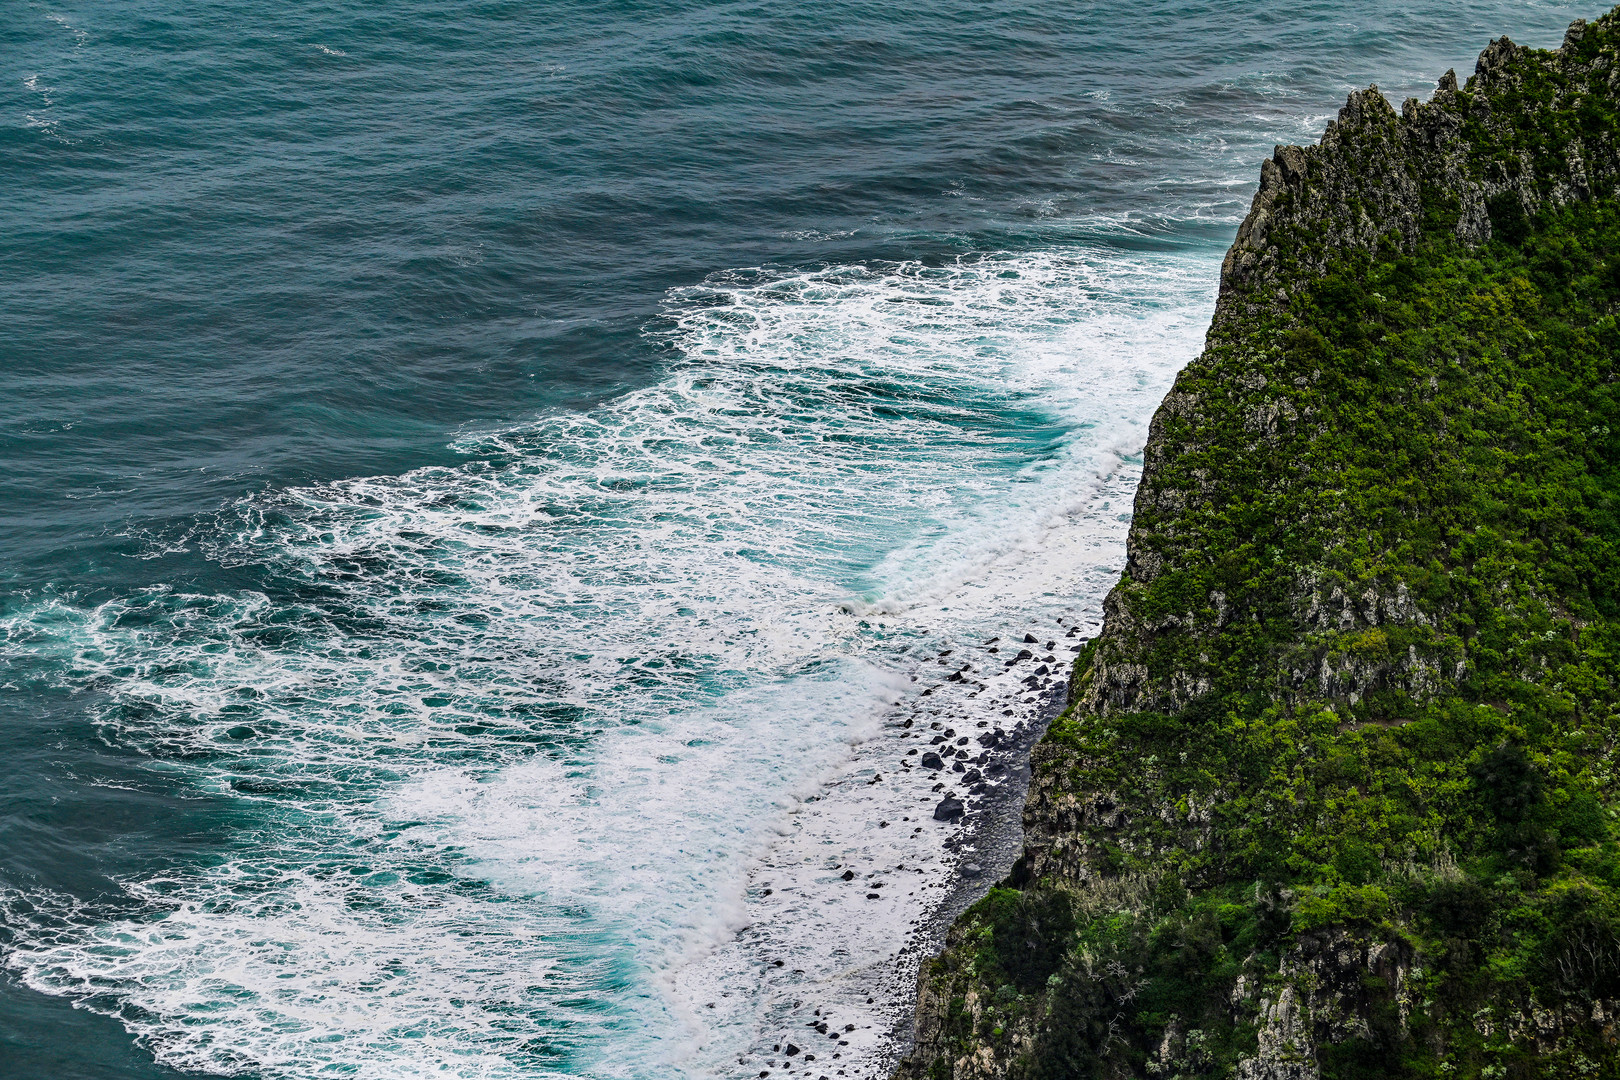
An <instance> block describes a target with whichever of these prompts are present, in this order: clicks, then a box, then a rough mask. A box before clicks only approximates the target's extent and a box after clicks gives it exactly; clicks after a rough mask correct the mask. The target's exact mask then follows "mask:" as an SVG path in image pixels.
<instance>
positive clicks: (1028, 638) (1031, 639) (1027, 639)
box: [1024, 634, 1037, 645]
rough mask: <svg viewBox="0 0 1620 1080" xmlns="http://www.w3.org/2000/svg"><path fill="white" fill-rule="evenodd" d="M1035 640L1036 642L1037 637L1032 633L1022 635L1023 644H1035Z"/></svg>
mask: <svg viewBox="0 0 1620 1080" xmlns="http://www.w3.org/2000/svg"><path fill="white" fill-rule="evenodd" d="M1036 642H1037V638H1036V637H1035V635H1034V634H1025V635H1024V644H1025V645H1034V644H1036Z"/></svg>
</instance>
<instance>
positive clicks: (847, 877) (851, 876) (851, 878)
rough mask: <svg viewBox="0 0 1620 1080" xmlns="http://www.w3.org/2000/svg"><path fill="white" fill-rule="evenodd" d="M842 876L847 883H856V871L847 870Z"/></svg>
mask: <svg viewBox="0 0 1620 1080" xmlns="http://www.w3.org/2000/svg"><path fill="white" fill-rule="evenodd" d="M841 876H842V877H843V879H844V880H845V881H854V880H855V871H853V870H845V871H844V873H843V874H842V875H841Z"/></svg>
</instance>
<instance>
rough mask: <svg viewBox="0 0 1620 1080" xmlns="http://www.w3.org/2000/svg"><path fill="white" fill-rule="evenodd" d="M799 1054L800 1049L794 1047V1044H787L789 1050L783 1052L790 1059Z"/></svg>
mask: <svg viewBox="0 0 1620 1080" xmlns="http://www.w3.org/2000/svg"><path fill="white" fill-rule="evenodd" d="M798 1052H799V1048H798V1047H797V1046H794V1045H793V1044H792V1043H788V1044H787V1049H786V1050H783V1051H782V1053H784V1054H786V1055H787V1056H788V1057H792V1056H793V1055H795V1054H797V1053H798Z"/></svg>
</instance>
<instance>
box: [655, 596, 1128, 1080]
mask: <svg viewBox="0 0 1620 1080" xmlns="http://www.w3.org/2000/svg"><path fill="white" fill-rule="evenodd" d="M1116 573H1117V571H1116ZM1100 601H1101V597H1100V596H1099V597H1097V598H1096V600H1095V601H1092V600H1091V598H1090V597H1089V596H1082V597H1076V598H1075V603H1074V607H1073V609H1071V610H1070V611H1069V612H1065V613H1063V614H1060V615H1059V614H1056V613H1055V612H1052V611H1050V610H1049V611H1048V612H1047V613H1046V615H1045V617H1042V618H1030V619H1027V620H1025V621H1024V623H1023V624H1022V626H1021V628H1020V629H1019V631H1018V632H1017V635H1016V639H1015V638H1014V635H1013V634H1012V632H1011V631H1007V632H1004V634H1003V635H1002V638H1001V640H1000V641H999V642H998V643H997V644H999V645H1000V646H1002V647H1005V646H1007V645H1009V644H1010V645H1011V646H1012V647H1011V649H1009V650H1007V651H1006V652H1004V653H992V652H990V650H991V649H995V648H997V644H991V643H989V642H984V641H983V640H982V639H980V640H977V641H973V642H972V643H957V644H954V645H948V646H946V647H944V648H943V650H937V651H944V652H946V653H949V654H951V655H950V659H951V660H952V661H953V664H952V665H948V667H951V668H953V669H954V668H955V664H954V662H955V661H958V660H960V659H961V658H962V657H964V656H966V657H968V658H969V659H968V664H969V665H970V666H972V667H973V668H974V669H975V670H974V671H973V673H972V677H971V678H969V677H964V678H962V679H960V680H957V679H955V678H953V676H954V675H956V674H958V673H959V671H960V669H955V670H951V671H949V672H947V669H946V668H938V667H935V668H933V669H932V670H930V663H931V660H922V661H921V662H920V663H918V664H917V665H916V667H915V668H914V669H913V672H911V673H905V672H902V673H900V675H899V677H900V678H907V677H908V676H909V677H912V678H914V679H915V682H914V683H913V684H912V689H911V691H910V692H907V693H904V694H902V695H899V696H898V697H897V699H896V700H895V701H894V702H893V703H892V704H890V705H889V706H888V707H887V708H886V709H885V710H883V713H882V716H881V718H880V719H879V720H878V721H877V724H876V728H875V731H874V732H873V733H872V734H871V735H870V736H869V737H867V738H865V739H864V740H862V741H860V742H859V743H857V744H854V745H853V746H852V757H851V759H850V760H849V761H847V762H846V763H845V765H844V766H843V767H841V768H839V769H837V770H835V771H834V773H833V774H832V775H829V776H826V777H824V778H822V779H821V781H820V782H819V783H818V784H817V785H816V788H815V791H816V793H815V794H811V795H808V796H806V797H804V798H803V799H802V801H801V802H800V803H799V805H798V806H796V807H793V808H791V809H790V810H789V811H788V819H789V821H790V822H791V824H790V825H789V826H788V828H789V830H790V831H789V832H788V833H787V834H786V835H784V836H782V838H781V839H780V840H778V841H777V842H775V843H774V844H772V845H771V846H770V848H769V850H768V851H767V852H766V853H765V854H764V856H763V857H762V858H761V859H760V860H759V861H758V862H757V863H756V865H755V866H754V868H753V869H752V870H751V872H750V873H749V885H748V888H747V901H746V906H747V909H748V911H747V914H748V920H747V923H746V925H744V926H742V927H741V928H740V929H739V930H738V931H737V932H736V933H735V935H734V936H733V937H732V938H731V940H729V941H727V942H724V943H720V944H717V946H716V947H715V949H714V951H713V952H712V953H711V954H710V955H708V956H706V957H704V958H702V959H700V960H697V961H695V962H693V963H691V964H689V965H687V966H685V967H684V968H683V969H681V970H680V971H679V972H677V973H675V974H674V976H673V978H672V979H671V989H672V991H673V992H674V995H675V997H676V998H677V1000H680V1001H683V1002H684V1004H685V1006H686V1007H685V1008H683V1009H681V1010H680V1011H681V1012H683V1013H684V1014H685V1015H686V1017H687V1020H688V1023H689V1025H690V1026H691V1028H692V1029H693V1032H694V1037H693V1039H692V1040H691V1042H690V1043H689V1044H688V1052H687V1053H686V1054H683V1055H682V1057H683V1058H684V1059H685V1061H684V1064H685V1065H686V1066H687V1067H691V1066H693V1065H700V1071H703V1072H707V1073H708V1074H710V1075H716V1076H736V1077H754V1078H767V1077H784V1078H786V1077H793V1078H795V1080H819V1078H820V1077H822V1076H826V1077H827V1078H828V1080H886V1078H887V1077H888V1076H889V1075H890V1074H891V1073H892V1071H893V1070H894V1068H895V1067H896V1066H897V1065H898V1063H899V1062H900V1061H901V1060H902V1059H903V1058H904V1057H905V1055H906V1054H907V1053H908V1052H909V1051H910V1049H911V1046H912V1040H913V1033H914V1028H915V1021H916V1016H917V1005H918V976H919V972H920V970H921V967H922V965H923V963H924V961H925V960H927V959H930V958H932V957H934V956H936V955H938V954H939V953H940V952H941V950H942V949H943V948H944V945H945V939H946V935H947V933H948V932H949V930H950V927H951V926H952V924H953V923H954V922H955V921H956V919H957V917H958V916H959V915H960V914H961V913H962V912H963V911H964V910H966V909H967V908H968V907H969V906H970V905H972V904H973V903H974V902H976V901H977V900H978V899H980V898H981V897H982V896H983V895H984V894H985V893H986V892H988V891H989V889H990V888H991V887H992V886H993V885H995V884H996V883H997V882H998V881H1001V880H1002V879H1004V878H1005V877H1006V875H1007V873H1008V872H1009V871H1010V870H1011V868H1012V865H1013V863H1014V862H1015V861H1016V860H1017V859H1018V857H1019V855H1020V854H1021V853H1022V851H1023V839H1024V837H1023V809H1024V800H1025V797H1026V795H1027V791H1028V785H1029V780H1030V772H1029V760H1030V754H1031V751H1032V750H1033V748H1034V746H1035V745H1036V744H1037V743H1038V742H1039V741H1040V739H1041V737H1042V736H1043V735H1044V733H1045V731H1046V728H1047V726H1048V725H1049V724H1050V722H1051V721H1052V719H1054V718H1055V717H1056V716H1057V715H1058V714H1059V713H1061V712H1062V710H1063V708H1064V707H1065V705H1066V703H1067V696H1068V691H1069V678H1068V672H1069V663H1068V658H1072V657H1073V655H1075V654H1074V652H1071V651H1069V650H1071V649H1074V648H1077V647H1078V643H1080V642H1084V641H1087V640H1089V639H1090V638H1091V637H1092V636H1094V635H1095V633H1096V629H1097V627H1098V625H1099V624H1100V620H1101V611H1100ZM1076 612H1078V614H1076ZM1054 615H1055V616H1056V618H1057V619H1059V620H1061V621H1060V622H1054V621H1053V616H1054ZM1031 629H1035V630H1038V631H1040V633H1041V637H1042V641H1040V642H1037V643H1034V644H1032V645H1030V646H1027V647H1026V645H1025V644H1024V643H1023V641H1022V640H1021V639H1022V638H1024V637H1025V636H1027V635H1029V632H1030V630H1031ZM992 640H994V639H992ZM1048 642H1049V643H1051V644H1052V645H1053V646H1054V648H1053V649H1052V651H1049V652H1048V651H1039V652H1037V651H1036V649H1037V648H1038V647H1041V646H1044V645H1045V644H1046V643H1048ZM936 644H937V642H936ZM1019 651H1029V652H1031V653H1033V654H1034V655H1031V656H1029V657H1027V658H1021V659H1017V660H1014V661H1013V663H1011V664H1009V663H1007V662H1006V660H1004V659H1003V657H1004V656H1005V657H1007V658H1008V659H1011V658H1012V657H1015V656H1017V653H1018V652H1019ZM1048 657H1052V658H1058V659H1057V662H1056V664H1055V665H1054V664H1051V663H1046V664H1045V667H1046V671H1047V673H1046V674H1045V675H1044V676H1034V675H1032V674H1030V672H1031V670H1032V669H1031V666H1030V663H1029V661H1034V664H1035V667H1036V668H1039V667H1041V666H1042V665H1043V661H1044V660H1045V659H1046V658H1048ZM931 659H932V658H931ZM992 663H993V667H992ZM939 676H944V678H940V677H939ZM1028 678H1036V679H1038V680H1039V682H1038V683H1037V684H1036V685H1035V686H1029V685H1026V684H1025V683H1024V682H1023V680H1024V679H1028ZM998 729H999V730H1000V731H1001V732H1003V733H1004V735H1003V736H1002V738H1001V739H1000V740H999V742H998V743H997V744H996V745H994V746H989V747H984V748H983V749H981V748H980V746H979V745H976V744H975V740H974V739H973V738H972V736H978V735H982V734H987V733H993V732H996V731H997V730H998ZM945 731H949V732H951V734H952V736H953V738H951V739H949V740H946V741H942V742H941V743H939V744H938V745H937V746H936V744H935V743H934V741H933V740H935V739H944V736H943V734H942V733H943V732H945ZM963 739H966V740H967V742H968V746H969V747H971V748H972V750H973V751H976V752H975V753H972V754H971V755H964V756H961V757H958V759H957V760H958V761H961V762H962V763H963V764H962V765H961V768H962V770H963V771H962V772H960V773H957V772H954V771H952V767H953V766H954V765H955V764H956V763H955V762H948V763H947V765H946V767H945V768H943V769H939V770H928V771H924V770H923V769H921V768H917V767H909V768H908V767H907V763H908V762H910V761H917V760H920V759H921V757H922V755H923V753H926V752H928V751H929V750H931V749H932V750H935V751H936V752H940V751H943V750H944V749H945V748H946V746H948V745H954V744H955V743H956V742H957V741H958V740H963ZM958 749H959V750H966V749H967V747H960V748H958ZM897 766H898V767H897ZM996 766H999V767H1000V768H999V770H997V771H996V773H995V775H994V776H993V777H990V776H986V777H985V780H986V781H989V782H984V783H983V786H982V789H980V788H979V785H967V784H965V783H963V782H962V779H955V780H954V782H953V778H965V777H966V776H968V775H971V773H972V771H973V770H975V769H982V770H990V769H995V767H996ZM936 787H937V788H939V789H940V790H938V791H936V790H934V789H935V788H936ZM975 790H977V792H978V793H977V794H975V793H974V792H975ZM949 795H957V796H959V797H960V798H961V799H962V801H963V802H964V803H965V813H964V815H963V816H962V817H961V818H959V819H957V820H955V821H949V822H946V821H938V820H935V819H934V817H933V813H934V810H935V808H936V806H937V805H938V804H939V802H940V801H941V800H942V799H943V798H945V797H946V796H949ZM901 888H904V889H905V890H906V892H905V893H904V895H901V894H900V889H901ZM885 890H887V891H885ZM750 972H752V974H750ZM738 1025H741V1026H746V1027H748V1028H752V1029H753V1030H754V1032H755V1033H756V1034H755V1035H754V1037H753V1041H752V1044H751V1045H750V1046H749V1048H748V1050H747V1051H746V1052H742V1053H739V1054H736V1055H735V1056H733V1057H730V1058H729V1059H719V1060H717V1056H716V1051H717V1050H718V1046H717V1045H716V1044H719V1043H724V1042H730V1041H731V1040H730V1039H727V1038H726V1037H725V1034H724V1033H725V1031H726V1030H727V1029H731V1030H732V1031H733V1032H735V1033H736V1034H738V1035H740V1032H736V1026H738ZM821 1028H824V1029H825V1030H820V1029H821ZM790 1051H792V1052H791V1053H790ZM705 1059H707V1060H705ZM700 1063H701V1064H700Z"/></svg>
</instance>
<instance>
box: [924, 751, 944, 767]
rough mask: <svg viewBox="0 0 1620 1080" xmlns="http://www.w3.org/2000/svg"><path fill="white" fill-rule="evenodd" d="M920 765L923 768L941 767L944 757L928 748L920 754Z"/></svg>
mask: <svg viewBox="0 0 1620 1080" xmlns="http://www.w3.org/2000/svg"><path fill="white" fill-rule="evenodd" d="M922 767H923V768H925V769H943V768H944V767H945V759H944V758H942V757H940V756H939V755H938V754H936V753H934V752H933V751H932V750H930V751H929V752H928V753H926V754H924V755H923V756H922Z"/></svg>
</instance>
